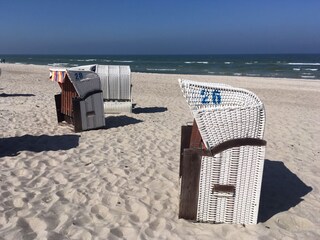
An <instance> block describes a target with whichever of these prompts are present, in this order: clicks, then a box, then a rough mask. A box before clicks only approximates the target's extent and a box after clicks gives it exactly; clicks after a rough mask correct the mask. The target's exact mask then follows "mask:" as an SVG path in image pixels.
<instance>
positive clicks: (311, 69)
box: [305, 68, 318, 72]
mask: <svg viewBox="0 0 320 240" xmlns="http://www.w3.org/2000/svg"><path fill="white" fill-rule="evenodd" d="M305 70H306V71H313V72H315V71H318V68H306V69H305Z"/></svg>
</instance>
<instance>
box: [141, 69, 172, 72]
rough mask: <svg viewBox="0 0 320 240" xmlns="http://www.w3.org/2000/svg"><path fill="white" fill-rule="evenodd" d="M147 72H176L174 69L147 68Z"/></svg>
mask: <svg viewBox="0 0 320 240" xmlns="http://www.w3.org/2000/svg"><path fill="white" fill-rule="evenodd" d="M147 70H148V71H172V72H174V71H176V70H177V69H175V68H147Z"/></svg>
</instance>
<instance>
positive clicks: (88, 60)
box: [75, 58, 97, 62]
mask: <svg viewBox="0 0 320 240" xmlns="http://www.w3.org/2000/svg"><path fill="white" fill-rule="evenodd" d="M75 61H77V62H94V61H97V59H95V58H91V59H77V60H75Z"/></svg>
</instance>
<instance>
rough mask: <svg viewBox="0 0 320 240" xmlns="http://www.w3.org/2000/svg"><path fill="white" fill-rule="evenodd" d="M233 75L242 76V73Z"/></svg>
mask: <svg viewBox="0 0 320 240" xmlns="http://www.w3.org/2000/svg"><path fill="white" fill-rule="evenodd" d="M233 75H234V76H241V75H242V73H234V74H233Z"/></svg>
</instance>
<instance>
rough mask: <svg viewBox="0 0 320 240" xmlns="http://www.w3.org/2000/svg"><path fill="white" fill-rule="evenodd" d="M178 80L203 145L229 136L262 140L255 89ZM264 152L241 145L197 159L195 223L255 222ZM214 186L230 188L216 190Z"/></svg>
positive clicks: (261, 108)
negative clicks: (252, 90) (197, 194)
mask: <svg viewBox="0 0 320 240" xmlns="http://www.w3.org/2000/svg"><path fill="white" fill-rule="evenodd" d="M179 84H180V87H181V90H182V92H183V95H184V97H185V98H186V101H187V103H188V105H189V107H190V110H191V112H192V114H193V116H194V118H195V120H196V122H197V125H198V128H199V131H200V134H201V137H202V140H203V141H204V143H205V145H206V147H207V148H208V149H211V148H213V147H215V146H217V145H219V144H221V143H223V142H226V141H228V140H232V139H241V138H254V139H263V134H264V127H265V111H264V105H263V103H262V102H261V101H260V99H259V98H258V97H257V96H256V95H255V94H254V93H252V92H250V91H248V90H245V89H240V88H234V87H231V86H229V85H226V84H214V83H200V82H195V81H190V80H181V79H180V80H179ZM264 156H265V147H264V146H240V147H232V148H229V149H227V150H225V151H222V152H221V153H219V154H216V155H215V156H213V157H210V156H204V157H202V160H201V170H200V183H199V197H198V206H197V207H198V208H197V209H198V210H197V221H199V222H214V223H237V224H255V223H256V222H257V217H258V210H259V200H260V191H261V182H262V174H263V166H264ZM215 185H227V186H234V188H235V191H234V193H228V192H215V191H214V186H215Z"/></svg>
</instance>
